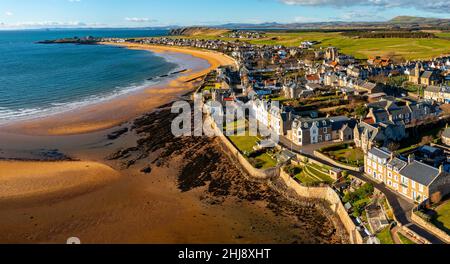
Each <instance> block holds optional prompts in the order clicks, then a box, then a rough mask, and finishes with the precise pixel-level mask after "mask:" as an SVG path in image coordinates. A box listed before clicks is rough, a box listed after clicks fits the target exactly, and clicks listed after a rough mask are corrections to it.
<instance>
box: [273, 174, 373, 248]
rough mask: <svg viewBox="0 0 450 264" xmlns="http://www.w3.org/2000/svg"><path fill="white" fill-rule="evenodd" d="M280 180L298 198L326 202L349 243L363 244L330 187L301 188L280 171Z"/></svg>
mask: <svg viewBox="0 0 450 264" xmlns="http://www.w3.org/2000/svg"><path fill="white" fill-rule="evenodd" d="M280 178H281V179H282V180H283V182H284V183H285V184H286V185H287V186H288V187H289V188H291V189H292V190H294V191H295V192H296V193H297V194H298V195H299V196H302V197H306V198H312V199H320V200H326V201H328V202H329V203H330V204H331V206H330V207H331V210H332V211H333V212H335V213H336V214H337V215H338V216H339V218H340V220H341V222H342V224H343V225H344V227H345V229H346V231H347V233H348V234H349V236H350V242H351V243H353V244H363V243H364V240H363V238H362V236H361V234H360V233H359V231H358V230H357V229H356V226H355V224H354V223H353V220H352V219H351V218H350V216H349V215H348V213H347V211H346V210H345V208H344V205H343V204H342V202H341V200H340V199H339V196H338V195H337V193H336V192H335V191H334V190H333V189H331V188H330V187H304V186H301V185H300V184H298V183H297V182H296V181H295V180H294V179H292V178H291V176H289V175H288V174H287V173H285V172H284V171H283V170H281V172H280Z"/></svg>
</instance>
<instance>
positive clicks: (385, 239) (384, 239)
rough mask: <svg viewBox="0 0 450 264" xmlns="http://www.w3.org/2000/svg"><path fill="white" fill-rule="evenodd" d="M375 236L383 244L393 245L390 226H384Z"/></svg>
mask: <svg viewBox="0 0 450 264" xmlns="http://www.w3.org/2000/svg"><path fill="white" fill-rule="evenodd" d="M377 238H378V239H379V240H380V242H381V244H383V245H393V244H395V243H394V240H393V239H392V235H391V229H390V227H387V228H385V229H384V230H383V231H381V232H379V233H378V234H377Z"/></svg>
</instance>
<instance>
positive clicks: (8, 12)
mask: <svg viewBox="0 0 450 264" xmlns="http://www.w3.org/2000/svg"><path fill="white" fill-rule="evenodd" d="M5 15H6V16H14V13H13V12H11V11H6V12H5Z"/></svg>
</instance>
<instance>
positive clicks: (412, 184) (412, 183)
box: [411, 181, 416, 189]
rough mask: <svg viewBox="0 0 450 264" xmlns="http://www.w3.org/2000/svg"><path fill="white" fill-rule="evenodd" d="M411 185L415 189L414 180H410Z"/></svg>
mask: <svg viewBox="0 0 450 264" xmlns="http://www.w3.org/2000/svg"><path fill="white" fill-rule="evenodd" d="M411 187H412V188H413V189H416V182H415V181H411Z"/></svg>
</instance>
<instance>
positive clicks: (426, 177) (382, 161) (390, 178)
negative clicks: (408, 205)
mask: <svg viewBox="0 0 450 264" xmlns="http://www.w3.org/2000/svg"><path fill="white" fill-rule="evenodd" d="M365 173H366V174H367V175H369V176H370V177H372V178H373V179H375V180H376V181H379V182H383V183H384V184H386V186H387V187H388V188H390V189H391V190H393V191H395V192H398V193H399V194H401V195H403V196H405V197H407V198H408V199H410V200H413V201H414V202H417V203H422V202H424V201H426V200H428V199H429V198H431V197H433V195H435V194H439V195H440V196H441V197H444V196H445V195H447V194H448V193H450V175H449V174H448V173H447V172H445V171H444V168H443V167H442V166H441V167H440V168H439V169H437V168H434V167H431V166H429V165H426V164H424V163H421V162H418V161H416V160H415V158H414V156H413V155H411V156H409V157H408V160H407V161H405V160H402V159H400V158H398V157H395V155H394V154H393V153H392V152H389V151H388V150H387V149H384V148H382V149H379V148H372V149H371V150H370V151H369V152H368V153H367V154H366V155H365Z"/></svg>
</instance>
